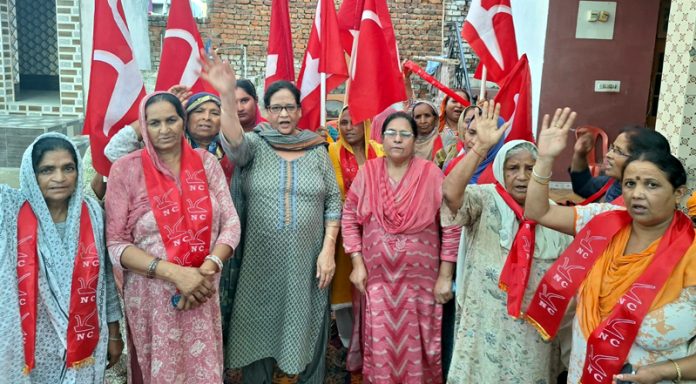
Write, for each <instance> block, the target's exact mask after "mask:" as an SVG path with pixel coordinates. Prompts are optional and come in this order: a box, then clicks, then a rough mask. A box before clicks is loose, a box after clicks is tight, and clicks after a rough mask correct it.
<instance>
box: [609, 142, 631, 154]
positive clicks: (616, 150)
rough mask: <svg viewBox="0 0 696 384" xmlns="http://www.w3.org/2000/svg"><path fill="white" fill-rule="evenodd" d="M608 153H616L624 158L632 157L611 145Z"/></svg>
mask: <svg viewBox="0 0 696 384" xmlns="http://www.w3.org/2000/svg"><path fill="white" fill-rule="evenodd" d="M608 152H614V153H616V154H617V155H619V156H623V157H628V156H631V155H629V154H628V153H626V152H624V151H622V150H620V149H619V148H618V147H617V146H615V145H614V144H610V145H609V151H608Z"/></svg>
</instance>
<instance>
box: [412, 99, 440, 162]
mask: <svg viewBox="0 0 696 384" xmlns="http://www.w3.org/2000/svg"><path fill="white" fill-rule="evenodd" d="M421 104H426V105H428V106H429V107H430V108H431V109H432V110H433V114H434V115H435V121H437V119H438V115H437V107H435V104H433V103H432V102H430V101H428V100H416V101H414V102H413V104H412V105H411V110H410V111H409V112H410V113H411V117H415V116H414V113H415V111H416V107H417V106H419V105H421ZM439 135H440V132H438V130H437V129H435V128H433V130H432V131H431V132H430V133H429V134H428V135H426V136H421V135H419V136H417V137H416V156H418V157H420V158H421V159H426V160H431V159H432V158H433V155H434V153H433V147H434V145H435V140H437V138H438V137H439Z"/></svg>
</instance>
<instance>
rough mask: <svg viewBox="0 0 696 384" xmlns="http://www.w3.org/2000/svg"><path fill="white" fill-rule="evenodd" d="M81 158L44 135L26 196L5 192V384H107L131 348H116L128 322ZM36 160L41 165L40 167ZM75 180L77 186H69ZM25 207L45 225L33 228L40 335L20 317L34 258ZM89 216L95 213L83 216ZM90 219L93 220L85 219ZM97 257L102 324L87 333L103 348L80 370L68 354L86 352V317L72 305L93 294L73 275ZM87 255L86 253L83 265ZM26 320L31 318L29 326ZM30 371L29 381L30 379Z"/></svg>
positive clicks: (0, 284)
mask: <svg viewBox="0 0 696 384" xmlns="http://www.w3.org/2000/svg"><path fill="white" fill-rule="evenodd" d="M49 142H50V144H49ZM61 153H62V154H64V156H63V157H62V158H60V160H58V161H54V160H55V159H57V157H53V156H54V155H55V154H61ZM77 153H78V152H77V148H75V146H74V145H73V144H72V143H70V140H69V139H68V138H67V137H66V136H64V135H61V134H57V133H47V134H44V135H41V136H39V137H38V138H37V139H36V140H35V141H34V143H33V144H32V145H31V146H30V147H29V148H27V150H26V152H25V153H24V157H23V158H22V165H21V168H20V189H19V191H17V190H14V189H11V188H9V187H7V186H4V185H0V277H1V278H0V302H2V303H3V309H2V311H0V334H1V335H2V338H0V372H2V379H0V381H3V382H7V383H47V384H48V383H51V384H53V383H66V384H67V383H102V382H103V381H104V370H105V369H106V364H107V356H108V354H111V358H113V361H112V362H111V363H112V364H113V363H114V362H116V361H117V360H118V357H119V356H120V352H121V349H122V348H123V344H122V341H120V340H116V339H120V334H119V330H118V320H119V319H120V318H121V308H120V304H119V301H118V296H117V293H116V286H115V285H114V280H113V274H112V273H111V265H110V262H109V261H108V258H107V257H106V245H105V243H104V235H103V233H104V224H103V213H102V209H101V207H100V206H99V203H97V201H96V200H94V199H92V198H89V197H87V196H84V194H83V191H82V188H80V186H81V183H82V178H83V175H82V172H81V171H80V170H81V166H80V159H78V157H77ZM32 157H35V159H34V160H35V161H34V160H33V159H32ZM46 159H49V160H46ZM58 173H61V174H60V175H57V174H58ZM39 175H40V176H39ZM37 176H39V177H41V178H44V180H47V183H46V184H44V182H41V181H37ZM71 179H72V183H71V182H70V181H69V180H71ZM66 195H67V197H66ZM61 196H63V198H62V199H60V198H61ZM60 201H62V202H63V203H64V206H61V207H62V208H65V210H62V209H55V208H56V207H58V206H59V204H57V203H60ZM24 204H26V205H27V206H28V207H30V211H32V212H33V214H34V215H35V217H36V219H37V223H38V225H37V226H36V227H35V228H33V230H36V231H37V233H38V241H37V247H38V250H39V252H37V259H38V261H37V264H38V266H39V270H40V272H39V273H38V290H37V291H36V292H35V297H36V303H37V304H36V318H35V320H34V321H35V323H34V324H35V325H34V326H33V327H32V326H31V324H30V322H31V316H30V315H28V313H25V312H23V311H22V310H21V309H20V303H22V302H24V300H27V298H29V297H30V296H28V295H26V294H25V292H24V291H22V290H23V288H21V284H22V281H24V280H26V279H27V278H26V277H23V278H22V279H17V275H18V272H19V268H20V267H21V266H22V265H26V264H25V263H26V260H27V259H26V258H27V257H31V256H30V255H27V254H25V253H24V252H25V251H20V250H19V249H18V248H19V247H20V244H18V241H17V239H18V229H19V230H21V228H22V226H25V225H27V222H26V216H25V215H24V214H22V213H20V212H21V211H20V207H22V206H23V205H24ZM85 209H86V210H87V212H83V210H85ZM85 213H88V215H87V216H86V217H82V215H84V214H85ZM18 217H21V218H22V220H23V221H22V222H21V223H18ZM87 224H90V225H91V227H92V233H91V234H88V235H87V237H92V238H93V240H92V239H88V241H94V246H93V247H90V246H88V244H87V242H85V241H84V238H83V236H81V235H79V234H80V233H81V230H80V229H81V227H82V226H85V225H87ZM18 226H19V227H20V228H18ZM30 229H32V228H30ZM23 239H24V237H23ZM22 243H24V241H22ZM90 250H93V251H96V255H95V258H94V259H90V260H92V261H93V262H94V261H98V266H99V267H98V278H97V279H96V281H97V283H96V285H94V288H95V290H94V291H92V292H94V293H92V294H94V298H95V299H96V308H95V309H96V311H97V317H96V318H94V317H93V318H92V319H93V320H95V323H94V324H90V323H89V322H87V323H86V324H85V325H86V326H89V327H93V326H94V327H98V331H97V334H96V336H97V337H98V340H97V342H96V345H95V346H94V347H92V348H93V349H91V352H90V350H87V351H86V352H85V353H86V354H85V356H91V358H87V359H85V360H84V361H82V362H79V364H78V366H77V367H73V366H72V364H73V363H75V362H74V361H69V358H67V360H66V346H68V347H71V348H74V347H75V346H76V345H77V346H78V350H80V349H81V348H82V347H80V346H79V344H80V343H79V340H80V339H79V338H78V339H77V341H76V339H75V338H73V337H71V333H70V332H68V324H69V322H71V321H72V320H73V311H76V310H79V309H76V308H75V307H74V306H73V304H74V303H71V297H73V296H75V297H80V296H78V295H82V294H84V293H85V292H87V293H89V292H88V291H85V290H84V289H81V288H85V287H81V288H80V285H79V279H81V277H78V278H75V275H74V273H73V272H75V273H77V272H78V271H82V270H83V269H82V265H80V270H77V269H76V267H75V266H76V263H75V261H76V259H77V257H78V253H81V252H83V251H90ZM20 252H21V253H20ZM18 255H20V256H19V257H18ZM87 255H88V254H86V253H81V256H80V257H86V256H87ZM20 258H21V260H20ZM89 265H90V266H94V264H92V263H89ZM23 276H25V275H24V274H23ZM30 278H31V277H29V279H30ZM73 280H78V281H76V282H75V283H76V285H75V286H73V285H72V282H73ZM71 287H72V288H71ZM86 288H89V286H86ZM26 293H29V292H28V291H27V292H26ZM88 301H89V300H88ZM90 302H91V301H90ZM90 310H91V309H90ZM25 315H27V316H29V317H27V318H26V319H25V320H21V319H24V316H25ZM78 316H79V315H78ZM83 317H84V316H83ZM23 326H30V329H33V330H34V331H30V333H33V332H35V333H34V335H35V338H34V340H35V341H34V345H35V351H34V353H33V354H31V356H32V357H33V358H34V361H35V363H34V364H33V369H32V368H27V367H25V365H26V364H27V360H25V349H26V346H24V345H23V343H22V339H23V335H22V331H23ZM25 331H27V329H25ZM27 337H28V336H27ZM78 337H79V335H78ZM111 338H113V339H114V340H113V341H112V340H110V339H111ZM112 344H113V345H112ZM107 346H108V349H107ZM107 351H108V352H107ZM24 369H26V370H27V372H28V374H27V375H25V374H24V373H23V370H24Z"/></svg>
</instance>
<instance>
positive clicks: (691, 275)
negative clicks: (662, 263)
mask: <svg viewBox="0 0 696 384" xmlns="http://www.w3.org/2000/svg"><path fill="white" fill-rule="evenodd" d="M630 235H631V227H630V226H626V227H625V228H623V229H621V231H619V232H618V233H617V234H616V235H615V236H614V238H613V239H612V240H611V242H610V243H609V246H607V248H606V250H604V253H602V255H601V256H600V257H599V259H598V260H597V262H596V263H595V265H594V266H593V267H592V269H591V270H590V273H589V274H588V275H587V278H586V279H585V282H584V283H583V285H582V287H581V288H580V302H579V305H578V309H577V311H578V313H577V315H578V319H579V321H580V328H581V329H582V332H583V334H584V335H585V339H587V338H588V337H589V336H590V334H591V333H592V331H593V330H594V329H595V328H597V326H599V324H600V323H601V322H602V320H604V319H605V318H606V317H607V316H609V314H610V313H611V311H612V310H613V309H614V306H615V305H616V303H617V302H618V301H619V298H621V297H622V296H623V295H624V294H625V293H626V291H628V289H629V288H630V287H631V285H632V284H633V282H634V281H635V280H636V279H638V277H640V276H641V275H642V274H643V272H644V271H645V270H646V268H648V266H649V265H650V261H651V260H652V259H653V256H655V251H656V250H657V246H658V244H659V243H660V239H661V238H660V239H657V240H655V241H654V242H653V243H652V244H650V245H649V246H648V247H647V248H646V249H644V250H643V251H641V252H638V253H633V254H629V255H624V251H625V250H626V244H628V239H629V237H630ZM695 257H696V252H695V250H694V247H693V246H692V247H690V248H689V251H688V252H687V253H686V255H684V257H683V258H682V259H681V261H680V262H679V263H678V264H677V266H676V268H674V270H673V271H672V274H671V276H670V277H669V278H668V279H667V281H666V282H665V284H664V286H663V287H662V290H661V291H660V292H658V294H657V296H656V297H655V300H654V301H653V303H652V305H651V306H650V311H654V310H655V309H657V308H660V307H662V306H664V305H665V304H667V303H669V302H672V301H674V300H676V299H677V298H678V297H679V295H681V291H682V289H683V288H684V287H688V286H692V285H696V266H695V265H693V263H694V262H696V258H695ZM689 266H690V267H689ZM687 267H688V268H687Z"/></svg>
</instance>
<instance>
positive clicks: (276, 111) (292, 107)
mask: <svg viewBox="0 0 696 384" xmlns="http://www.w3.org/2000/svg"><path fill="white" fill-rule="evenodd" d="M297 108H299V106H298V105H297V104H287V105H277V104H274V105H271V106H269V107H267V108H266V109H268V111H269V112H271V113H272V114H274V115H277V114H279V113H280V112H281V111H282V110H283V109H284V110H286V111H287V112H288V113H293V112H295V111H297Z"/></svg>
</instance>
